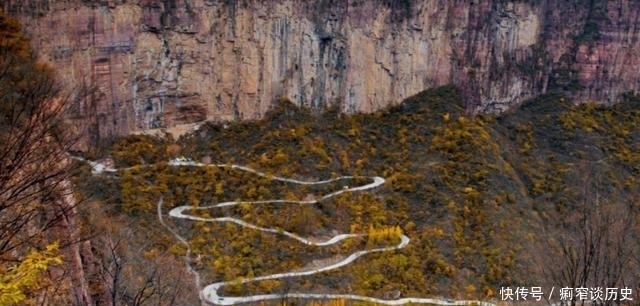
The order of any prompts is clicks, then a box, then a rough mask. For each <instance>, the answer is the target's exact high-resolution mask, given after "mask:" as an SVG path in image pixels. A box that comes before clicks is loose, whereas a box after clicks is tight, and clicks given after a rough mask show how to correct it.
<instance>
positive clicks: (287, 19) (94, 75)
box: [4, 0, 640, 139]
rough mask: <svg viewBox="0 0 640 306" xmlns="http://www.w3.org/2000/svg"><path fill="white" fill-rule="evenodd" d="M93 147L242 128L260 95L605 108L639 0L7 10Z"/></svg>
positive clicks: (630, 86)
mask: <svg viewBox="0 0 640 306" xmlns="http://www.w3.org/2000/svg"><path fill="white" fill-rule="evenodd" d="M4 9H5V11H8V12H10V13H11V14H14V15H16V16H18V17H19V18H20V19H21V20H22V22H23V23H24V25H25V29H26V30H27V31H28V32H29V33H30V34H31V35H32V37H33V44H34V46H35V47H36V49H37V50H39V52H40V55H41V57H42V58H43V59H44V60H46V61H49V62H50V63H51V64H53V65H54V66H55V67H56V68H57V69H58V71H59V72H60V75H61V78H62V79H63V80H64V82H65V83H66V84H68V85H70V86H79V85H90V86H93V88H95V91H93V94H92V95H91V96H90V98H89V99H86V100H84V101H81V102H79V103H78V104H77V105H76V106H75V108H74V109H75V117H74V118H75V120H76V121H77V122H78V125H79V126H84V127H86V129H88V130H89V131H90V132H91V134H93V135H96V136H95V137H96V139H99V138H104V137H108V136H109V135H117V134H126V133H130V132H135V131H143V130H147V129H157V128H166V127H173V126H180V125H184V124H190V123H194V122H199V121H203V120H234V119H254V118H259V117H261V116H263V115H264V113H265V112H266V110H267V109H268V108H269V106H270V105H271V103H272V101H274V100H275V99H277V98H279V97H281V96H286V97H288V98H290V99H291V100H293V101H295V102H296V103H298V104H301V105H307V106H310V107H312V108H322V107H325V106H326V105H331V104H333V105H338V106H339V108H340V109H342V110H343V111H345V112H355V111H364V112H369V111H373V110H375V109H378V108H381V107H384V106H386V105H389V104H393V103H398V102H399V101H401V100H402V99H403V98H406V97H408V96H410V95H412V94H415V93H417V92H419V91H422V90H424V89H427V88H430V87H435V86H440V85H444V84H449V83H453V84H455V85H457V86H458V87H459V88H460V89H461V91H462V93H463V96H464V98H465V102H466V103H467V108H468V109H469V110H472V111H503V110H505V109H507V108H509V107H511V106H513V105H517V104H518V103H520V102H522V101H523V100H525V99H528V98H531V97H534V96H536V95H539V94H541V93H544V92H547V91H549V90H561V91H564V92H566V93H568V94H569V95H571V96H573V97H574V98H575V99H577V100H578V101H585V102H586V101H596V102H601V103H610V102H614V101H615V100H616V99H617V98H618V97H619V96H620V94H622V93H625V92H629V91H636V90H638V89H639V87H640V79H639V76H640V74H638V73H637V72H636V71H638V69H639V68H640V56H638V54H637V52H635V50H639V49H640V48H639V47H640V45H639V44H640V43H639V41H640V40H639V39H638V38H640V37H639V33H638V31H639V30H638V27H639V26H640V24H639V23H638V21H637V20H640V19H639V18H638V17H639V16H638V14H640V3H639V2H637V1H632V0H621V1H582V2H581V1H569V0H566V1H512V2H504V1H443V0H428V1H356V0H349V1H336V2H335V3H330V2H327V1H287V0H279V1H222V0H219V1H216V0H190V1H187V0H162V1H160V0H158V1H156V0H138V1H123V0H109V1H107V0H102V1H99V0H94V1H86V0H85V1H82V0H72V1H56V0H48V1H47V0H44V1H43V0H37V1H36V0H23V1H17V0H7V1H5V2H4Z"/></svg>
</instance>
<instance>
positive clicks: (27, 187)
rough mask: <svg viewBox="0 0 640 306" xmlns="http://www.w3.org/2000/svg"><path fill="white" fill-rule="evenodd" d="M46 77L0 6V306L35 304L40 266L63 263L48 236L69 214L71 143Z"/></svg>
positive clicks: (49, 74)
mask: <svg viewBox="0 0 640 306" xmlns="http://www.w3.org/2000/svg"><path fill="white" fill-rule="evenodd" d="M53 75H54V74H53V71H52V70H51V69H50V68H49V67H47V66H46V65H43V64H41V63H38V61H37V59H36V56H35V55H34V53H33V52H32V51H31V47H30V44H29V40H28V38H27V37H26V36H25V34H23V32H22V29H21V27H20V24H19V22H18V21H17V20H16V19H14V18H12V17H10V16H7V15H5V14H4V13H3V12H2V11H1V10H0V305H30V304H35V303H36V300H37V298H36V297H37V296H42V294H40V293H41V292H42V290H43V288H44V287H45V286H46V284H50V285H51V284H54V283H55V281H53V280H51V279H50V278H49V277H48V276H47V274H46V273H44V272H45V271H46V270H48V269H49V268H50V267H51V266H52V265H53V264H56V263H61V262H62V255H61V253H60V252H59V251H58V244H57V243H55V241H57V240H59V239H63V238H64V237H65V235H66V234H65V233H62V232H60V230H59V229H57V226H58V225H59V224H60V222H62V221H64V222H67V223H68V222H69V221H68V220H70V218H69V212H70V207H69V206H68V205H66V203H68V202H69V201H65V199H68V198H69V197H68V196H69V190H70V188H69V185H70V184H69V181H68V178H69V168H68V167H69V163H68V162H67V159H68V158H67V156H66V154H65V152H66V151H67V149H68V146H69V145H70V141H67V139H66V137H65V136H64V132H62V129H61V123H62V120H63V118H64V116H63V113H64V111H65V109H66V105H67V103H66V101H67V100H66V99H63V98H61V96H60V88H59V87H58V85H57V82H56V81H55V80H54V77H53ZM58 228H59V227H58ZM56 231H58V232H56ZM66 236H68V235H66ZM65 242H66V241H65ZM56 286H58V284H56Z"/></svg>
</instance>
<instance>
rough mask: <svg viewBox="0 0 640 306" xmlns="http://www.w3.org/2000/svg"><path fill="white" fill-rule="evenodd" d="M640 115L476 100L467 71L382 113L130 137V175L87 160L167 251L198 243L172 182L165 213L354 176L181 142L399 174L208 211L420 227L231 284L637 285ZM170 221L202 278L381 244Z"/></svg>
mask: <svg viewBox="0 0 640 306" xmlns="http://www.w3.org/2000/svg"><path fill="white" fill-rule="evenodd" d="M639 128H640V99H638V98H637V97H635V96H627V97H625V99H624V100H623V101H620V102H619V103H618V104H616V105H613V106H610V107H609V106H598V105H593V104H585V105H581V106H574V105H573V104H572V102H571V101H568V100H567V99H566V98H564V97H562V96H560V95H556V94H550V95H545V96H541V97H539V98H538V99H535V100H532V101H529V102H527V103H525V104H524V105H522V106H521V107H520V108H519V109H517V110H515V111H513V112H510V113H505V114H502V115H500V116H489V115H469V114H466V113H464V112H463V108H462V103H461V101H460V98H459V95H458V92H457V91H456V89H455V88H454V87H442V88H438V89H434V90H428V91H425V92H423V93H420V94H418V95H416V96H414V97H411V98H409V99H407V100H406V101H403V102H402V103H401V104H399V105H397V106H394V107H391V108H388V109H386V110H384V111H380V112H377V113H374V114H355V115H344V114H338V113H337V112H335V111H333V110H331V109H329V110H326V111H324V112H312V111H310V110H307V109H303V108H299V107H297V106H295V105H293V104H292V103H290V102H288V101H287V100H286V99H282V100H281V101H279V102H278V103H277V104H275V105H274V107H273V108H272V110H271V111H270V112H269V114H268V116H267V118H265V119H264V120H259V121H253V122H243V123H231V124H208V125H205V126H204V127H203V128H201V129H200V130H199V131H196V132H194V133H193V134H191V135H188V136H185V137H182V138H180V139H177V140H175V139H172V138H171V137H170V136H168V137H165V138H162V139H159V138H152V137H149V136H141V135H137V136H129V137H125V138H122V139H118V140H116V141H115V142H114V144H113V145H112V146H111V147H110V149H109V151H108V152H101V153H102V154H106V153H108V154H109V155H110V156H111V157H113V159H114V162H115V165H116V166H117V167H118V168H127V167H128V168H127V170H125V171H122V172H121V173H119V175H118V177H117V178H113V177H108V176H107V177H94V176H91V175H90V174H88V171H86V172H85V173H84V174H82V175H81V177H82V179H81V180H79V181H78V184H79V186H80V187H81V189H82V190H83V194H84V196H85V197H86V198H87V199H91V200H92V201H95V202H96V203H97V204H96V205H97V206H99V207H102V209H103V210H106V212H105V214H106V216H108V218H116V217H117V218H119V219H123V220H135V221H134V222H132V221H130V222H132V223H130V224H127V226H129V227H131V230H132V231H135V232H144V233H146V234H145V239H151V240H152V241H154V243H150V242H148V243H147V244H148V245H149V246H148V247H146V248H145V249H144V254H145V256H147V257H149V258H148V260H154V259H153V256H154V254H159V253H163V252H166V254H171V255H175V256H184V255H185V254H186V253H185V252H186V250H185V249H184V247H183V246H182V245H180V243H179V242H178V241H176V240H175V239H174V238H173V237H172V235H171V233H170V232H168V231H166V230H163V229H162V227H161V226H160V225H159V224H158V221H157V214H156V212H157V207H156V204H157V202H158V199H159V198H161V197H162V198H163V199H164V208H165V210H167V211H168V210H169V209H171V208H172V207H175V206H178V205H185V204H188V205H194V206H206V205H211V204H215V203H220V202H224V201H234V200H235V201H255V200H268V199H289V200H303V199H309V198H319V197H320V196H321V195H323V194H327V193H329V192H332V191H334V190H339V188H341V184H337V185H335V186H334V185H326V186H320V187H308V186H306V187H305V186H303V187H300V186H292V185H288V184H286V183H281V182H275V181H272V180H270V179H269V178H268V177H259V176H255V175H252V174H247V173H242V172H240V171H235V170H233V169H225V168H194V167H172V166H170V165H168V163H167V162H168V161H169V160H170V159H172V158H175V157H178V156H188V157H192V158H193V159H195V160H197V161H203V162H204V163H212V164H240V165H246V166H249V167H251V168H254V169H258V170H260V171H263V172H266V173H268V174H273V175H278V176H286V177H292V178H296V179H301V180H318V179H325V178H331V177H336V176H339V175H354V176H362V177H364V176H376V175H378V176H382V177H384V178H386V184H385V185H384V186H383V187H382V188H381V189H377V190H375V191H373V192H368V193H349V194H345V195H341V196H338V197H336V198H333V199H330V200H327V201H321V202H320V203H318V204H316V205H292V206H280V205H275V204H264V205H239V206H235V207H233V208H220V209H212V210H206V211H204V212H199V214H204V215H203V216H206V217H221V216H235V217H237V218H242V220H246V221H248V222H251V223H254V224H257V225H259V226H269V225H271V226H276V227H278V228H281V229H282V230H283V231H291V232H295V233H298V234H300V235H303V236H306V237H328V236H331V233H336V232H340V233H365V234H366V233H373V232H375V231H376V229H378V231H384V229H385V228H394V227H396V226H397V227H399V228H400V229H401V231H402V232H403V233H404V234H406V235H407V236H408V237H410V239H411V243H410V244H409V245H408V246H407V247H406V248H404V249H402V250H398V251H394V252H392V253H390V254H389V253H380V254H370V255H367V256H366V257H363V258H362V259H359V260H358V261H356V262H354V263H353V264H351V265H349V266H347V267H344V268H342V269H338V270H335V271H330V272H324V273H322V274H317V275H313V276H309V277H302V278H296V279H288V280H287V281H284V280H283V281H278V280H270V281H263V282H258V283H255V284H250V285H240V282H238V286H228V287H226V288H224V289H223V290H224V292H225V294H229V295H243V294H256V293H284V292H293V291H295V292H299V291H304V292H319V293H327V292H330V293H357V294H362V295H369V296H375V297H379V298H389V297H390V296H393V295H394V294H395V295H398V294H400V295H401V296H445V297H454V298H474V299H491V298H499V294H498V291H499V290H500V288H501V287H506V286H513V287H515V286H542V287H543V288H550V287H552V286H563V287H572V288H577V287H607V286H608V287H625V286H626V287H628V286H629V285H630V284H635V283H637V275H638V274H637V272H638V271H639V270H638V269H639V267H638V260H639V259H640V253H639V252H640V249H639V248H638V247H639V246H638V244H637V238H638V223H637V217H638V213H637V212H638V205H637V203H636V199H637V198H638V195H639V192H640V190H639V186H640V185H639V184H638V181H637V180H638V175H639V174H640V173H639V172H640V150H639V149H640V148H639V147H638V146H639V145H640V129H639ZM97 153H98V152H96V154H97ZM345 183H346V184H347V185H348V184H350V182H345ZM345 183H342V185H344V184H345ZM352 184H358V182H352ZM88 218H89V219H91V218H92V216H88ZM169 222H170V223H171V224H172V226H173V227H175V228H177V229H179V231H180V233H181V234H183V235H184V236H185V237H188V239H189V245H190V249H191V250H190V253H191V254H190V256H191V257H192V258H191V259H190V265H191V266H192V267H193V268H194V269H195V270H196V271H199V273H200V275H201V277H202V278H203V280H202V281H203V282H213V281H221V280H236V279H237V280H240V279H242V278H246V277H254V276H259V275H267V274H273V273H278V272H283V271H288V270H295V269H300V268H304V267H305V266H307V265H308V264H309V263H310V262H312V261H331V260H334V259H335V258H340V256H345V255H348V254H350V253H352V252H353V251H354V250H358V249H365V248H367V244H370V243H371V242H370V241H367V239H366V238H361V239H354V240H351V241H347V242H344V243H340V244H337V245H335V246H332V247H329V248H317V247H309V246H304V245H303V244H299V243H297V242H295V241H292V240H290V239H287V238H283V237H279V235H277V234H274V235H270V234H265V233H262V232H259V231H255V230H250V229H246V228H242V227H239V226H236V225H233V224H225V223H206V222H189V221H182V220H170V221H169ZM389 239H393V238H389ZM123 243H124V242H123ZM376 243H378V244H379V245H390V244H392V243H393V241H387V242H385V241H378V242H376ZM167 256H169V255H167ZM633 289H634V291H635V288H633ZM194 294H195V293H194Z"/></svg>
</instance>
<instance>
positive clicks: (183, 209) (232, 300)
mask: <svg viewBox="0 0 640 306" xmlns="http://www.w3.org/2000/svg"><path fill="white" fill-rule="evenodd" d="M73 158H75V159H78V160H83V161H85V162H88V163H89V164H90V165H91V168H92V172H93V173H102V172H117V171H118V169H113V168H108V167H105V166H103V165H101V164H99V163H96V162H92V161H87V160H85V159H82V158H78V157H73ZM169 164H170V165H171V166H175V167H186V166H190V167H217V168H231V169H239V170H242V171H247V172H251V173H253V174H256V175H258V176H262V177H267V178H269V179H273V180H276V181H281V182H288V183H294V184H300V185H321V184H327V183H331V182H336V181H339V180H346V179H354V178H357V177H354V176H340V177H337V178H333V179H327V180H322V181H301V180H296V179H291V178H284V177H278V176H272V175H267V174H265V173H263V172H260V171H257V170H254V169H251V168H249V167H245V166H239V165H227V164H203V163H197V162H192V161H178V160H173V161H171V162H170V163H169ZM120 170H124V169H120ZM368 179H370V180H371V182H370V183H368V184H364V185H360V186H355V187H345V188H344V189H341V190H338V191H335V192H332V193H329V194H326V195H324V196H323V197H321V198H320V199H318V200H308V201H290V200H268V201H251V202H247V201H230V202H223V203H218V204H215V205H210V206H201V207H195V206H189V205H185V206H179V207H176V208H173V209H171V210H170V211H169V216H171V217H173V218H176V219H185V220H193V221H202V222H232V223H235V224H238V225H240V226H243V227H246V228H251V229H254V230H259V231H263V232H266V233H274V234H281V235H285V236H287V237H290V238H292V239H294V240H297V241H299V242H301V243H303V244H306V245H314V246H327V245H332V244H335V243H338V242H340V241H342V240H345V239H349V238H353V237H361V236H364V234H339V235H336V236H334V237H332V238H330V239H328V240H326V241H321V242H316V241H312V240H309V239H307V238H304V237H301V236H299V235H297V234H295V233H291V232H288V231H283V230H281V229H277V228H268V227H261V226H257V225H255V224H251V223H249V222H245V221H243V220H240V219H236V218H232V217H219V218H206V217H199V216H194V215H190V214H187V211H195V210H205V209H213V208H219V207H227V206H233V205H238V204H240V203H244V204H252V205H258V204H266V203H281V204H314V203H317V202H319V201H322V200H326V199H328V198H331V197H334V196H336V195H339V194H341V193H345V192H355V191H364V190H369V189H373V188H376V187H379V186H381V185H383V184H384V183H385V179H384V178H382V177H379V176H372V177H368ZM161 208H162V199H160V201H159V203H158V218H159V221H160V223H161V224H162V225H163V226H164V227H166V228H167V229H168V230H169V231H171V233H172V234H173V235H175V236H176V238H177V239H178V240H179V241H180V242H181V243H183V244H185V245H186V246H187V248H188V242H187V240H186V239H185V238H183V237H181V236H180V235H178V234H177V232H175V231H174V230H172V229H171V228H170V227H169V226H167V225H166V224H165V223H164V220H163V219H162V211H161ZM409 242H410V239H409V237H407V236H405V235H402V236H401V239H400V242H399V243H398V244H397V245H395V246H389V247H383V248H373V249H367V250H361V251H356V252H354V253H352V254H350V255H349V256H347V257H345V258H344V259H342V260H340V261H338V262H335V263H331V264H327V265H325V266H322V267H319V268H315V269H309V270H305V271H299V272H284V273H277V274H271V275H265V276H258V277H253V278H244V279H241V280H240V283H242V284H244V283H250V282H258V281H263V280H272V279H283V278H291V277H300V276H307V275H312V274H316V273H320V272H325V271H329V270H333V269H338V268H340V267H343V266H346V265H348V264H350V263H352V262H353V261H355V260H357V259H358V258H360V257H362V256H364V255H366V254H369V253H376V252H387V251H393V250H398V249H402V248H404V247H405V246H407V245H408V244H409ZM190 252H191V251H190V249H188V253H190ZM191 271H193V270H191ZM193 272H194V273H195V274H196V282H197V283H198V284H197V285H198V287H199V288H200V284H199V283H200V277H199V275H198V274H197V272H195V271H193ZM237 283H238V281H227V282H217V283H213V284H210V285H207V286H205V287H204V288H203V289H202V290H201V292H200V299H201V300H203V301H204V302H206V303H208V304H212V305H235V304H242V303H255V302H259V301H265V300H278V299H283V298H301V299H320V300H329V299H346V300H357V301H367V302H372V303H377V304H382V305H404V304H408V303H414V304H434V305H470V304H475V305H479V306H496V304H493V303H489V302H484V301H471V300H450V299H432V298H419V297H406V298H400V299H395V300H384V299H379V298H374V297H369V296H361V295H353V294H316V293H285V294H262V295H250V296H221V295H219V294H218V290H219V289H220V288H222V287H224V286H227V285H231V284H237Z"/></svg>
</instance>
